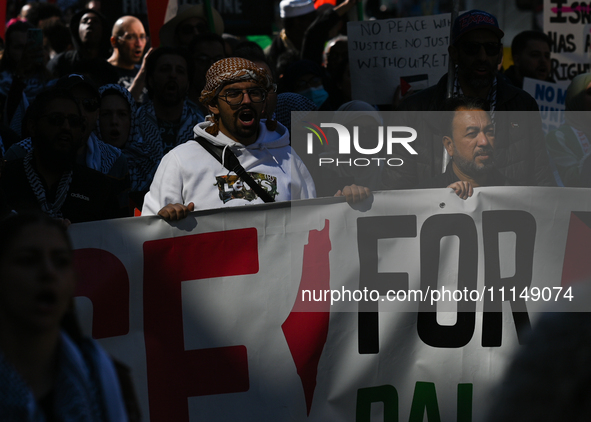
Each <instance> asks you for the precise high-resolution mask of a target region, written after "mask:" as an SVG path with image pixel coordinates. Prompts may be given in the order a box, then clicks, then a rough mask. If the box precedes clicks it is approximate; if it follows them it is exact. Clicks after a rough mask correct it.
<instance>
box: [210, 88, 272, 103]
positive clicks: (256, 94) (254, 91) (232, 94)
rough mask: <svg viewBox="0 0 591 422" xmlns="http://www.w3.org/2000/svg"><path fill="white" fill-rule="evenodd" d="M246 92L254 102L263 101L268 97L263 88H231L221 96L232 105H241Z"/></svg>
mask: <svg viewBox="0 0 591 422" xmlns="http://www.w3.org/2000/svg"><path fill="white" fill-rule="evenodd" d="M244 93H247V94H248V98H250V101H251V102H253V103H262V102H263V101H265V98H267V92H266V91H265V90H264V89H262V88H251V89H229V90H227V91H226V92H224V93H223V94H220V95H219V97H220V98H221V99H222V100H224V101H225V102H227V103H228V104H230V105H240V104H242V101H243V100H244Z"/></svg>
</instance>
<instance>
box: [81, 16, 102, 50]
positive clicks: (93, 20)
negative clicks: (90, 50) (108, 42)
mask: <svg viewBox="0 0 591 422" xmlns="http://www.w3.org/2000/svg"><path fill="white" fill-rule="evenodd" d="M78 35H79V36H80V40H81V41H82V43H83V44H92V45H98V44H99V43H100V40H101V37H102V35H103V27H102V22H101V20H100V18H99V17H98V16H97V15H95V14H94V13H90V12H89V13H85V14H84V15H82V17H81V18H80V25H79V26H78Z"/></svg>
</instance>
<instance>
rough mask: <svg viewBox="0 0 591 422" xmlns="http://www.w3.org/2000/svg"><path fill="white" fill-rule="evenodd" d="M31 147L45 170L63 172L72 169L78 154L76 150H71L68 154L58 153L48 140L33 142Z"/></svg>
mask: <svg viewBox="0 0 591 422" xmlns="http://www.w3.org/2000/svg"><path fill="white" fill-rule="evenodd" d="M33 146H34V148H35V149H36V150H37V151H38V153H39V155H38V157H39V159H40V160H41V162H42V163H43V166H44V167H45V168H47V169H49V170H53V171H59V172H64V171H68V170H71V169H72V168H73V167H74V163H75V162H76V155H77V154H78V149H77V148H72V149H71V150H70V151H68V152H63V151H58V150H56V149H54V148H52V146H51V141H50V140H48V139H43V140H41V141H37V142H33Z"/></svg>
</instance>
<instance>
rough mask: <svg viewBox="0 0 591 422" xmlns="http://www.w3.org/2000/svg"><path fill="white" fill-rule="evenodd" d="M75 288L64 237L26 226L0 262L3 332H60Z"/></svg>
mask: <svg viewBox="0 0 591 422" xmlns="http://www.w3.org/2000/svg"><path fill="white" fill-rule="evenodd" d="M75 286H76V277H75V271H74V260H73V253H72V251H71V249H70V246H69V244H68V242H67V241H66V239H65V237H64V233H62V232H60V230H59V229H58V228H57V227H53V226H50V225H48V224H44V223H42V222H38V223H34V224H30V225H28V226H25V227H24V228H23V229H22V230H21V231H20V233H18V236H16V237H15V238H14V240H13V241H12V245H11V246H10V248H8V249H7V250H6V252H5V253H4V255H3V256H2V257H1V258H0V328H2V329H4V330H5V329H6V328H8V327H13V328H16V329H18V330H19V332H23V331H24V332H29V333H30V332H34V333H44V332H47V331H55V332H57V331H58V330H59V327H60V323H61V320H62V318H63V316H64V314H65V313H66V311H67V310H68V308H69V306H70V303H71V300H72V297H73V295H74V289H75ZM2 331H3V330H2Z"/></svg>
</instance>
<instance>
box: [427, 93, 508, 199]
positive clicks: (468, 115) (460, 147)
mask: <svg viewBox="0 0 591 422" xmlns="http://www.w3.org/2000/svg"><path fill="white" fill-rule="evenodd" d="M487 109H488V107H487V104H486V102H485V101H483V100H480V99H479V98H468V97H459V98H453V99H451V100H449V101H448V102H447V103H446V106H445V110H446V111H445V112H444V113H443V114H442V115H441V117H442V119H441V121H442V124H441V131H442V132H443V133H444V136H443V138H442V143H443V147H444V148H445V150H446V152H447V154H448V155H449V156H450V157H451V161H450V162H449V164H448V165H447V168H446V170H445V172H444V173H442V174H439V175H437V176H435V177H433V178H431V179H428V180H424V181H423V182H421V183H420V184H419V186H418V187H419V188H444V187H448V188H452V189H453V190H454V191H455V193H456V194H457V195H458V196H459V197H460V198H462V199H467V198H469V197H470V196H472V193H473V192H474V188H476V187H480V186H505V185H511V184H513V183H512V182H510V181H509V180H508V179H507V178H505V176H503V175H502V174H501V173H499V171H498V170H496V169H495V167H494V151H495V141H496V139H495V127H494V125H493V123H492V120H491V118H490V114H489V112H488V111H487ZM448 110H449V111H448Z"/></svg>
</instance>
